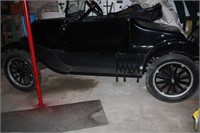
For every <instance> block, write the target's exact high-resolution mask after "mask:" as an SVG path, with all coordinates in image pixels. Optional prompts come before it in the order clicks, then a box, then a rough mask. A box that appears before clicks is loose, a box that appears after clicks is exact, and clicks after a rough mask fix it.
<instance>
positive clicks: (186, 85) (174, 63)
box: [146, 54, 199, 102]
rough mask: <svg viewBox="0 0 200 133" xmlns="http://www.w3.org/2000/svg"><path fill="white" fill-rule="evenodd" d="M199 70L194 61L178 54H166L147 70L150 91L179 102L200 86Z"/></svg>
mask: <svg viewBox="0 0 200 133" xmlns="http://www.w3.org/2000/svg"><path fill="white" fill-rule="evenodd" d="M198 83H199V71H198V68H197V67H196V66H195V64H194V62H193V61H192V60H191V59H189V58H188V57H186V56H183V55H178V54H169V55H164V56H162V57H160V58H158V59H157V60H155V61H154V62H153V63H152V64H151V66H150V67H149V69H148V71H147V76H146V85H147V89H148V90H149V92H150V93H151V94H152V95H153V96H154V97H155V98H157V99H159V100H161V101H165V102H179V101H183V100H185V99H187V98H189V97H191V96H192V95H193V94H194V93H195V91H196V90H197V88H198Z"/></svg>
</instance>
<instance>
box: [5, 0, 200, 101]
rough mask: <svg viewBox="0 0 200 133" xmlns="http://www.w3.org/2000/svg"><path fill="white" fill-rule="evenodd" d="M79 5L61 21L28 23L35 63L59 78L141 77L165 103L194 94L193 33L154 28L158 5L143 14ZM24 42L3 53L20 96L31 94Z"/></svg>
mask: <svg viewBox="0 0 200 133" xmlns="http://www.w3.org/2000/svg"><path fill="white" fill-rule="evenodd" d="M79 2H80V1H79ZM82 2H83V1H82ZM83 3H84V4H83V5H84V6H82V7H83V9H82V8H79V9H78V10H77V11H74V12H73V11H72V10H70V6H69V5H70V3H69V2H67V4H66V9H65V17H64V18H54V19H45V20H37V21H35V22H33V23H32V30H33V38H34V42H35V49H36V55H37V59H38V62H42V64H44V65H45V66H46V67H48V68H50V69H51V70H53V71H55V72H58V73H62V74H82V75H102V76H115V77H116V80H118V77H123V78H124V80H126V77H136V78H138V80H139V78H141V77H142V76H143V75H144V74H145V73H146V86H147V88H148V90H149V92H150V93H151V94H152V95H153V96H154V97H156V98H157V99H159V100H162V101H166V102H177V101H182V100H185V99H187V98H189V97H190V96H191V95H192V94H194V93H195V91H196V90H197V88H198V83H199V73H198V68H197V67H196V66H195V63H194V62H195V61H198V60H199V45H198V44H199V33H198V32H199V31H198V29H197V30H196V31H194V32H193V34H191V35H190V36H189V37H188V38H186V37H185V36H184V35H183V34H182V33H181V32H180V31H179V29H178V28H176V27H172V26H168V25H164V24H158V23H154V22H153V21H154V20H155V19H159V18H160V17H161V16H162V12H161V8H162V7H161V5H160V4H157V5H155V6H154V7H150V8H146V9H143V8H141V6H139V5H133V6H130V7H129V8H127V9H124V10H122V11H120V12H116V13H110V14H108V15H103V12H102V10H101V8H100V7H99V5H98V4H97V3H96V2H94V1H84V2H83ZM80 7H81V6H80ZM86 7H87V10H85V8H86ZM91 12H92V13H94V14H96V16H90V15H89V14H90V13H91ZM27 43H28V41H27V40H26V39H22V40H21V41H19V42H14V43H12V44H8V45H6V46H5V47H4V48H2V50H3V51H4V52H6V58H5V62H4V70H5V74H6V76H7V79H8V80H9V82H10V83H11V84H12V85H13V86H14V87H15V88H17V89H19V90H21V91H30V90H34V89H35V84H34V78H33V73H32V65H31V61H30V56H29V49H28V44H27Z"/></svg>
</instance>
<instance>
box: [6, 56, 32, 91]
mask: <svg viewBox="0 0 200 133" xmlns="http://www.w3.org/2000/svg"><path fill="white" fill-rule="evenodd" d="M7 70H8V75H9V76H10V78H11V80H12V81H13V82H14V83H15V84H17V85H19V86H21V87H30V86H31V85H32V84H33V82H34V77H33V74H32V68H31V66H30V64H29V63H28V62H27V61H25V60H24V59H22V58H13V59H11V60H10V61H9V62H8V66H7Z"/></svg>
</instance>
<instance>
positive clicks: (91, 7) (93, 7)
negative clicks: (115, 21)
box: [86, 0, 103, 16]
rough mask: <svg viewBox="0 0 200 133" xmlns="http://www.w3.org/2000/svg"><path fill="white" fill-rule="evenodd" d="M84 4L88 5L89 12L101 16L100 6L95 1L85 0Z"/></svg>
mask: <svg viewBox="0 0 200 133" xmlns="http://www.w3.org/2000/svg"><path fill="white" fill-rule="evenodd" d="M86 4H87V5H88V7H89V10H90V12H91V11H92V12H94V13H95V14H96V15H97V16H103V11H102V9H101V7H100V6H99V5H98V4H97V3H96V2H95V1H93V0H92V1H89V0H87V1H86Z"/></svg>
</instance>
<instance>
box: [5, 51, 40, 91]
mask: <svg viewBox="0 0 200 133" xmlns="http://www.w3.org/2000/svg"><path fill="white" fill-rule="evenodd" d="M6 54H7V55H6V57H5V61H4V72H5V75H6V77H7V79H8V81H9V82H10V83H11V85H12V86H13V87H15V88H16V89H18V90H20V91H24V92H29V91H34V90H35V88H36V87H35V79H34V76H33V69H32V63H31V58H30V55H29V53H28V52H27V51H23V50H16V49H14V50H8V51H7V53H6ZM38 71H39V70H38ZM39 73H40V72H39ZM39 79H40V81H41V76H40V75H39Z"/></svg>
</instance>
